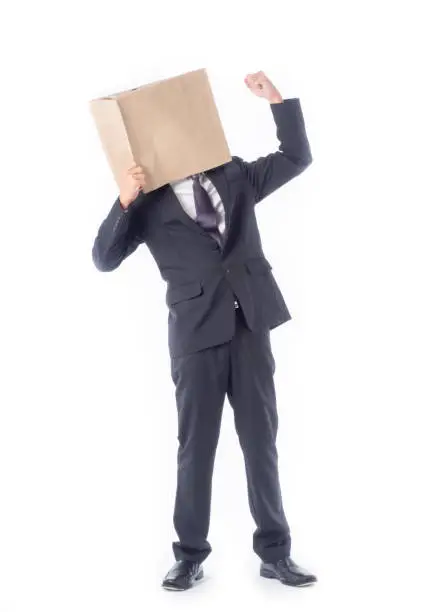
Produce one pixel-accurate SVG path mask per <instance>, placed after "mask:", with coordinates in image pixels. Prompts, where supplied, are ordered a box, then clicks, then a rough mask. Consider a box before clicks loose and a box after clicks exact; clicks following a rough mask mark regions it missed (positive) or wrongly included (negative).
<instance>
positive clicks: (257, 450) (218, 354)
mask: <svg viewBox="0 0 440 612" xmlns="http://www.w3.org/2000/svg"><path fill="white" fill-rule="evenodd" d="M274 371H275V361H274V358H273V355H272V349H271V344H270V331H269V330H263V331H258V332H255V331H250V330H249V329H248V328H247V326H246V323H245V321H244V317H243V314H242V312H241V310H240V309H237V310H236V329H235V334H234V336H233V338H232V340H231V341H229V342H227V343H225V344H221V345H218V346H214V347H210V348H207V349H204V350H201V351H198V352H195V353H192V354H189V355H184V356H182V357H177V358H172V359H171V374H172V378H173V381H174V384H175V392H176V403H177V411H178V440H179V448H178V456H177V465H178V471H177V490H176V498H175V507H174V517H173V518H174V527H175V530H176V533H177V536H178V538H179V541H176V542H173V551H174V556H175V558H176V560H179V559H189V560H193V561H198V562H200V563H201V562H202V561H203V560H204V559H206V557H207V556H208V555H209V554H210V552H211V546H210V544H209V542H208V540H207V537H208V530H209V521H210V512H211V491H212V475H213V468H214V458H215V454H216V448H217V443H218V439H219V434H220V424H221V418H222V411H223V404H224V401H225V397H226V395H227V396H228V399H229V403H230V404H231V407H232V409H233V412H234V422H235V428H236V431H237V434H238V439H239V442H240V446H241V449H242V451H243V455H244V462H245V470H246V479H247V489H248V499H249V506H250V511H251V514H252V517H253V519H254V522H255V525H256V530H255V531H254V534H253V549H254V551H255V553H256V554H257V555H258V556H259V557H260V558H261V559H262V560H263V561H266V562H276V561H277V560H279V559H282V558H284V557H286V556H288V555H289V554H290V544H291V538H290V530H289V526H288V523H287V520H286V516H285V513H284V510H283V504H282V498H281V490H280V483H279V475H278V453H277V448H276V436H277V429H278V415H277V407H276V395H275V386H274V378H273V375H274Z"/></svg>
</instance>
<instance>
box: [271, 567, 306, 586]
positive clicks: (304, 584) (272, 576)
mask: <svg viewBox="0 0 440 612" xmlns="http://www.w3.org/2000/svg"><path fill="white" fill-rule="evenodd" d="M260 576H261V577H262V578H269V579H270V580H278V581H279V582H281V584H285V585H287V586H294V587H309V586H313V585H314V584H315V582H316V580H311V581H310V582H298V583H296V584H294V583H293V582H287V580H282V579H281V578H279V577H278V576H277V574H274V573H273V572H271V571H270V570H264V569H262V570H260Z"/></svg>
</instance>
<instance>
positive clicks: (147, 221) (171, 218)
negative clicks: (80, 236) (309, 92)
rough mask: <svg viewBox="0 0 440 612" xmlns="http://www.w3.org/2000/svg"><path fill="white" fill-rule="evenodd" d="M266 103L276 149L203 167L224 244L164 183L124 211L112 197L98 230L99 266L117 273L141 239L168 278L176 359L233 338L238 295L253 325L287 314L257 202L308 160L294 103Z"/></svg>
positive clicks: (274, 323)
mask: <svg viewBox="0 0 440 612" xmlns="http://www.w3.org/2000/svg"><path fill="white" fill-rule="evenodd" d="M270 108H271V110H272V113H273V117H274V120H275V124H276V128H277V137H278V140H279V141H280V145H279V149H278V151H276V152H273V153H270V154H269V155H266V156H264V157H260V158H258V159H257V160H255V161H253V162H245V161H244V160H243V159H241V158H240V157H237V156H233V157H232V161H230V162H228V163H226V164H223V165H222V166H218V167H216V168H213V169H211V170H208V171H207V172H206V175H207V176H208V178H209V179H210V180H211V181H212V182H213V184H214V185H215V187H216V189H217V191H218V193H219V195H220V197H221V199H222V201H223V204H224V207H225V215H226V219H225V221H226V229H225V234H224V241H223V242H224V244H223V246H219V245H218V244H217V242H216V241H215V240H214V239H213V238H212V237H211V236H210V235H209V234H208V233H207V232H205V230H204V229H202V228H201V227H200V226H199V225H198V224H197V223H196V222H195V221H194V220H193V219H191V218H190V217H189V216H188V215H187V213H186V212H185V211H184V210H183V208H182V207H181V205H180V202H179V200H178V199H177V197H176V195H175V193H174V191H173V189H172V187H171V185H169V184H168V185H165V186H164V187H160V188H159V189H156V190H154V191H152V192H150V193H148V194H143V193H141V194H140V195H139V196H138V198H137V199H136V200H135V201H134V202H133V204H131V206H129V207H128V209H127V210H126V211H124V209H123V208H122V207H121V204H120V201H119V198H117V200H116V201H115V203H114V204H113V206H112V208H111V210H110V212H109V214H108V216H107V218H106V219H105V220H104V221H103V222H102V224H101V226H100V228H99V230H98V234H97V236H96V239H95V242H94V245H93V250H92V256H93V261H94V263H95V265H96V267H97V268H98V269H99V270H102V271H109V270H114V269H115V268H117V267H118V266H119V265H120V263H121V262H122V261H123V260H124V259H125V258H126V257H128V256H129V255H130V254H131V253H133V251H134V250H135V249H136V248H137V247H138V246H139V245H140V244H142V243H146V245H147V246H148V248H149V249H150V251H151V253H152V255H153V257H154V259H155V260H156V262H157V265H158V267H159V270H160V273H161V275H162V278H163V279H164V280H165V281H166V282H167V292H166V302H167V305H168V308H169V317H168V322H169V326H168V330H169V335H168V337H169V350H170V354H171V356H173V357H179V356H181V355H185V354H188V353H192V352H195V351H199V350H201V349H204V348H208V347H210V346H215V345H217V344H221V343H223V342H227V341H228V340H230V339H231V338H232V336H233V334H234V329H235V309H234V300H235V298H237V299H238V301H239V303H240V305H241V308H242V310H243V314H244V316H245V319H246V322H247V325H248V326H249V328H250V329H252V330H257V329H263V328H266V329H273V328H274V327H276V326H278V325H280V324H281V323H284V322H286V321H288V320H289V319H290V318H291V316H290V313H289V311H288V309H287V306H286V304H285V302H284V299H283V296H282V294H281V291H280V289H279V287H278V285H277V283H276V281H275V278H274V276H273V274H272V271H271V265H270V264H269V262H268V261H267V260H266V258H265V257H264V253H263V249H262V246H261V240H260V234H259V231H258V226H257V220H256V217H255V210H254V206H255V204H256V203H258V202H260V201H261V200H262V199H263V198H265V197H266V196H268V195H269V194H271V193H272V192H274V191H275V190H276V189H278V188H279V187H281V186H282V185H284V184H285V183H287V182H288V181H290V180H291V179H293V178H294V177H295V176H298V174H300V173H301V172H302V171H303V170H304V169H305V168H307V166H308V165H309V164H310V163H311V161H312V157H311V153H310V147H309V143H308V140H307V136H306V131H305V126H304V119H303V114H302V111H301V106H300V102H299V100H298V99H297V98H291V99H286V100H284V102H282V103H280V104H271V105H270ZM234 296H235V297H234Z"/></svg>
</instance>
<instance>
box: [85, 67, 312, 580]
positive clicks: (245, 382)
mask: <svg viewBox="0 0 440 612" xmlns="http://www.w3.org/2000/svg"><path fill="white" fill-rule="evenodd" d="M245 82H246V84H247V86H248V88H249V89H250V90H251V92H252V93H254V94H255V95H257V96H259V97H262V98H265V99H266V100H267V101H268V102H269V103H270V109H271V112H272V114H273V118H274V120H275V124H276V128H277V137H278V140H279V141H280V144H279V148H278V150H277V151H276V152H272V153H270V154H269V155H266V156H264V157H260V158H258V159H257V160H255V161H253V162H246V161H244V160H243V159H241V158H240V157H237V156H233V157H232V161H230V162H228V163H226V164H223V165H222V166H218V167H216V168H212V169H211V170H208V171H206V172H204V173H201V174H198V175H193V176H190V177H187V178H186V179H184V180H182V181H176V182H174V183H170V184H167V185H165V186H163V187H161V188H159V189H156V190H154V191H152V192H150V193H148V194H143V193H142V191H141V190H142V187H143V186H144V185H145V174H144V170H143V168H141V167H139V166H136V167H134V168H131V169H130V170H129V171H128V172H127V174H126V177H125V181H124V185H123V187H122V188H121V193H120V195H119V197H118V198H117V200H116V201H115V203H114V204H113V206H112V208H111V210H110V212H109V214H108V216H107V218H106V219H105V220H104V221H103V222H102V224H101V226H100V228H99V230H98V234H97V236H96V239H95V242H94V245H93V253H92V254H93V261H94V263H95V265H96V267H97V268H98V269H99V270H102V271H109V270H114V269H115V268H117V267H118V266H119V265H120V263H121V262H122V261H123V260H124V259H125V258H126V257H128V256H129V255H130V254H131V253H133V252H134V251H135V249H136V248H137V247H138V246H139V245H140V244H142V243H146V245H147V246H148V248H149V249H150V251H151V253H152V255H153V257H154V259H155V260H156V262H157V265H158V267H159V270H160V273H161V275H162V277H163V279H164V280H165V281H166V282H167V292H166V302H167V305H168V308H169V318H168V323H169V325H168V331H169V334H168V338H169V351H170V357H171V374H172V379H173V381H174V384H175V387H176V402H177V410H178V439H179V449H178V482H177V492H176V500H175V508H174V526H175V529H176V532H177V535H178V537H179V540H178V541H177V542H174V543H173V551H174V556H175V559H176V563H175V564H174V565H173V567H172V568H171V570H170V571H169V572H168V574H167V575H166V577H165V579H164V581H163V586H164V587H165V588H168V589H172V590H185V589H187V588H189V587H190V586H192V585H193V584H194V583H195V582H196V581H198V580H200V579H201V578H202V577H203V568H202V565H201V564H202V562H203V561H204V559H206V557H207V556H208V554H209V553H210V552H211V546H210V544H209V542H208V540H207V537H208V528H209V518H210V503H211V482H212V474H213V467H214V457H215V452H216V447H217V442H218V437H219V431H220V421H221V416H222V409H223V404H224V400H225V397H226V395H227V396H228V399H229V401H230V404H231V406H232V408H233V411H234V419H235V426H236V430H237V433H238V437H239V441H240V445H241V448H242V450H243V454H244V460H245V467H246V476H247V485H248V497H249V505H250V510H251V513H252V516H253V519H254V521H255V524H256V527H257V528H256V531H255V532H254V538H253V548H254V551H255V552H256V554H257V555H258V556H259V557H260V559H261V566H260V574H261V575H262V576H264V577H267V578H276V579H278V580H280V581H281V582H282V583H284V584H289V585H294V586H304V585H310V584H312V583H313V582H315V581H316V577H315V576H314V575H313V574H311V573H309V572H307V571H306V570H305V569H303V568H301V567H300V566H299V565H297V564H296V563H295V562H294V561H293V560H292V559H291V558H290V546H291V538H290V530H289V526H288V522H287V520H286V516H285V514H284V510H283V504H282V498H281V490H280V483H279V476H278V456H277V448H276V435H277V427H278V418H277V407H276V397H275V388H274V381H273V374H274V369H275V362H274V358H273V355H272V351H271V345H270V330H271V329H273V328H274V327H277V326H278V325H280V324H282V323H284V322H286V321H288V320H289V319H290V318H291V317H290V314H289V311H288V309H287V306H286V304H285V302H284V299H283V296H282V294H281V291H280V289H279V288H278V285H277V283H276V281H275V278H274V276H273V274H272V271H271V265H270V264H269V262H268V261H267V259H266V258H265V256H264V253H263V250H262V245H261V239H260V234H259V230H258V226H257V221H256V216H255V208H254V207H255V205H256V204H257V203H258V202H260V201H261V200H263V199H264V198H266V197H267V196H268V195H270V194H271V193H273V192H274V191H275V190H276V189H278V188H279V187H281V186H282V185H284V184H285V183H287V182H288V181H290V180H291V179H293V178H294V177H296V176H298V175H299V174H300V173H301V172H303V170H305V168H307V166H308V165H309V164H310V163H311V161H312V157H311V153H310V148H309V143H308V140H307V136H306V131H305V125H304V119H303V115H302V111H301V106H300V102H299V100H298V99H297V98H290V99H286V100H283V98H282V96H281V94H280V93H279V91H278V90H277V89H276V88H275V86H274V85H273V84H272V83H271V81H270V80H269V79H268V78H267V76H266V75H265V74H264V73H263V72H258V73H255V74H252V75H248V76H247V77H246V79H245Z"/></svg>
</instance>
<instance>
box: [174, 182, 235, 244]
mask: <svg viewBox="0 0 440 612" xmlns="http://www.w3.org/2000/svg"><path fill="white" fill-rule="evenodd" d="M199 178H200V184H201V185H202V186H203V187H204V188H205V189H206V191H207V192H208V195H209V197H210V198H211V202H212V204H213V206H214V209H215V210H216V212H217V224H218V231H219V232H220V234H223V232H224V231H225V207H224V206H223V202H222V200H221V198H220V195H219V193H218V191H217V189H216V188H215V187H214V185H213V184H212V182H211V181H210V180H209V178H208V177H207V176H206V174H204V173H203V172H201V173H200V174H199ZM170 185H171V187H172V188H173V191H174V193H175V194H176V196H177V199H178V200H179V202H180V205H181V206H182V208H183V210H184V211H185V212H186V214H187V215H189V216H190V217H191V218H192V219H194V220H195V218H196V204H195V202H194V192H193V180H192V178H191V177H190V176H189V177H187V178H184V179H181V180H180V181H172V182H171V183H170Z"/></svg>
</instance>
